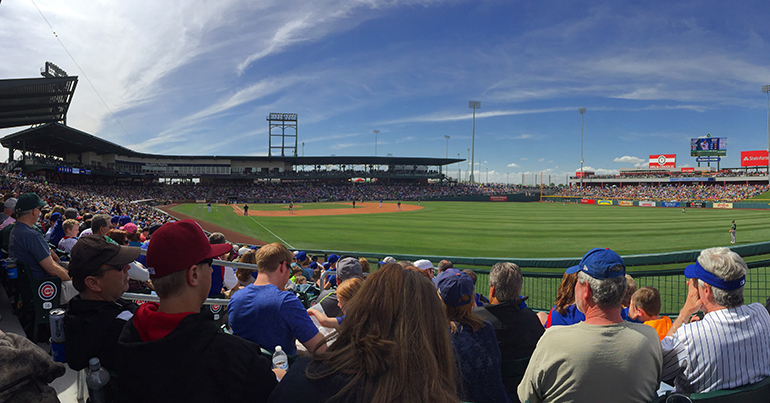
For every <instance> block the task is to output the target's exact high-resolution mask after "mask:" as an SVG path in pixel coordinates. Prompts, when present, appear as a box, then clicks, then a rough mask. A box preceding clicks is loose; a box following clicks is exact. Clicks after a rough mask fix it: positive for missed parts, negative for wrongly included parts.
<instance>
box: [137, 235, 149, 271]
mask: <svg viewBox="0 0 770 403" xmlns="http://www.w3.org/2000/svg"><path fill="white" fill-rule="evenodd" d="M149 246H150V241H146V242H145V243H143V244H142V246H140V247H139V248H140V249H144V250H147V248H148V247H149ZM136 261H137V262H139V263H141V264H142V265H144V267H147V255H139V256H138V257H137V258H136Z"/></svg>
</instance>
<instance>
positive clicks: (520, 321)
mask: <svg viewBox="0 0 770 403" xmlns="http://www.w3.org/2000/svg"><path fill="white" fill-rule="evenodd" d="M442 262H443V261H442ZM522 285H523V277H522V275H521V269H520V268H519V266H518V265H516V264H515V263H510V262H500V263H497V264H495V265H494V266H493V267H492V270H490V271H489V303H488V304H484V305H483V306H481V307H477V308H474V309H473V313H475V314H477V315H479V316H481V317H482V318H483V319H485V320H487V321H489V322H490V323H491V324H492V326H493V327H494V329H495V336H497V345H498V347H500V354H501V355H502V358H503V361H502V374H503V385H505V387H506V388H507V389H508V391H509V392H510V393H511V395H512V396H516V387H517V386H518V385H519V383H520V382H521V378H522V377H523V376H524V370H526V369H527V361H528V360H529V357H530V356H531V355H532V352H533V351H535V347H536V346H537V342H538V340H540V336H542V335H543V332H544V331H545V329H543V325H542V324H540V320H539V319H538V318H537V315H536V314H535V313H534V312H532V310H531V309H529V308H527V307H524V308H522V307H521V301H522V299H523V298H521V297H520V295H521V287H522Z"/></svg>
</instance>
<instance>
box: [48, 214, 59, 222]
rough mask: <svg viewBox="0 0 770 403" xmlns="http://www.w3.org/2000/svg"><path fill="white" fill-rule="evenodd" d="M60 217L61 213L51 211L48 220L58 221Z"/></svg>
mask: <svg viewBox="0 0 770 403" xmlns="http://www.w3.org/2000/svg"><path fill="white" fill-rule="evenodd" d="M60 218H61V213H53V214H51V216H50V217H48V220H50V221H59V219H60Z"/></svg>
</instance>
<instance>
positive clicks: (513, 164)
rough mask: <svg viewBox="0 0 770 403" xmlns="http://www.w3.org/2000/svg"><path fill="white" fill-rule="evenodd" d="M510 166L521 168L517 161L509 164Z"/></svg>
mask: <svg viewBox="0 0 770 403" xmlns="http://www.w3.org/2000/svg"><path fill="white" fill-rule="evenodd" d="M508 168H519V165H517V164H516V163H515V162H511V163H510V164H508Z"/></svg>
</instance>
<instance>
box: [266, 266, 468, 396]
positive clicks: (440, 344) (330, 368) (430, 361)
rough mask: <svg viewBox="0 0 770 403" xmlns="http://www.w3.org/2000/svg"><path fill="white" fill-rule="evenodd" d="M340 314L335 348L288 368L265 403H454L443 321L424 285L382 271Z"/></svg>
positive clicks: (416, 278) (415, 276)
mask: <svg viewBox="0 0 770 403" xmlns="http://www.w3.org/2000/svg"><path fill="white" fill-rule="evenodd" d="M345 310H346V311H347V315H346V317H345V320H344V322H343V323H342V327H341V328H340V332H339V335H338V337H337V341H335V342H334V344H332V345H331V346H330V347H329V348H328V349H327V351H326V352H324V353H320V354H317V355H315V356H314V357H313V358H312V359H309V358H303V359H300V360H298V361H297V362H296V363H294V365H293V366H292V368H291V369H290V370H289V372H288V373H287V374H286V376H285V377H284V378H283V380H282V381H281V383H279V384H278V386H277V387H276V389H275V390H274V391H273V394H272V395H271V396H270V400H269V402H301V403H306V402H308V401H323V402H326V401H329V402H377V403H390V402H459V399H458V398H457V394H456V391H455V377H454V373H455V366H454V357H453V355H452V346H451V342H450V340H449V333H448V332H447V329H446V326H447V323H446V316H445V314H444V312H443V310H442V307H441V301H440V300H439V299H438V297H437V296H436V288H435V286H434V285H433V283H432V282H431V281H430V280H428V279H427V278H425V277H423V276H422V275H421V274H419V273H416V272H413V271H407V270H404V269H403V268H401V266H399V265H397V264H387V265H385V266H383V267H382V268H381V269H379V270H377V271H376V272H375V273H373V274H372V275H370V276H368V277H367V279H366V281H364V284H363V286H362V287H361V289H360V290H359V291H358V293H356V295H355V296H354V297H353V298H352V299H351V300H350V301H348V302H347V304H346V305H345Z"/></svg>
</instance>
